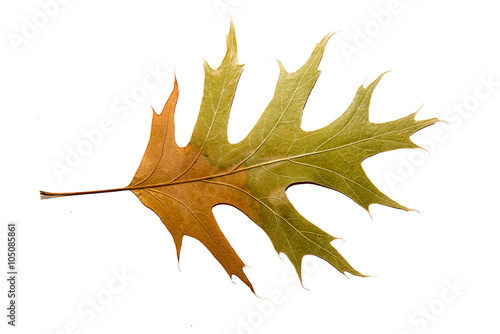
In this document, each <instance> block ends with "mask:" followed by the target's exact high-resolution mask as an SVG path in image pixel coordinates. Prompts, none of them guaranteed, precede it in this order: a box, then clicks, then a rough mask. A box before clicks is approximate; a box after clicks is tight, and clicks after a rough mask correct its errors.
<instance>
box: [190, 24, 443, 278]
mask: <svg viewBox="0 0 500 334" xmlns="http://www.w3.org/2000/svg"><path fill="white" fill-rule="evenodd" d="M331 35H332V34H328V35H327V36H325V37H324V38H323V39H322V40H321V41H320V42H319V43H318V44H317V45H316V47H315V48H314V50H313V52H312V54H311V56H310V57H309V59H308V60H307V61H306V63H305V64H304V65H303V66H302V67H301V68H300V69H298V70H297V71H295V72H293V73H288V72H287V71H286V70H285V68H284V66H283V65H282V63H281V62H280V61H278V64H279V68H280V74H279V78H278V82H277V84H276V89H275V93H274V96H273V98H272V100H271V101H270V103H269V105H268V106H267V108H266V109H265V110H264V112H263V114H262V116H261V118H260V119H259V121H258V122H257V124H256V125H255V127H254V128H253V129H252V131H251V132H250V133H249V135H248V136H247V137H246V138H245V139H244V140H242V141H241V142H239V143H237V144H234V145H232V144H229V143H228V142H227V118H228V116H229V115H228V113H229V109H230V106H231V103H232V99H233V97H234V92H235V90H236V84H237V81H238V78H239V76H240V74H241V67H240V65H238V64H237V55H236V40H235V36H234V27H233V26H232V25H231V29H230V33H229V35H228V37H227V41H228V43H227V45H228V47H227V48H228V49H227V53H226V56H225V58H224V60H223V61H222V64H221V66H220V67H219V68H218V69H217V70H212V69H210V68H208V70H207V79H206V80H205V83H206V86H205V94H204V96H203V102H202V108H201V111H200V118H199V119H198V123H197V128H196V129H198V130H196V129H195V135H193V139H194V140H193V144H195V145H197V146H199V147H203V154H204V155H205V156H206V157H207V159H208V160H209V161H212V163H214V164H217V165H218V166H220V167H222V168H227V167H228V166H231V164H234V163H235V162H236V164H235V165H234V166H233V167H232V168H231V169H230V172H229V174H230V173H247V182H246V184H245V187H248V189H250V192H249V193H248V196H249V197H250V199H249V201H250V202H252V205H251V206H249V207H252V208H253V209H252V210H253V212H249V211H248V209H247V210H246V212H245V213H247V215H248V216H249V217H251V218H252V219H253V220H254V221H255V222H256V223H257V224H258V225H259V226H261V227H262V228H263V229H264V231H265V232H266V233H267V235H268V236H269V238H270V239H271V241H272V243H273V245H274V248H275V249H276V251H277V252H278V253H284V254H285V255H286V256H287V257H288V258H289V259H290V261H291V262H292V263H293V265H294V267H295V269H296V271H297V273H298V274H299V277H300V275H301V262H302V259H303V257H304V256H305V255H315V256H317V257H320V258H322V259H324V260H326V261H328V262H329V263H330V264H332V265H333V266H334V267H335V268H337V269H338V270H339V271H340V272H342V273H344V272H349V273H351V274H353V275H358V276H362V274H361V273H359V272H358V271H357V270H355V269H354V268H353V267H352V266H351V265H350V264H349V263H348V262H347V261H346V260H345V259H344V258H343V257H342V256H341V255H340V254H339V253H338V251H337V250H336V249H335V248H334V247H333V246H332V245H331V242H332V241H333V240H334V239H335V237H333V236H331V235H329V234H328V233H326V232H324V231H322V230H321V229H319V228H318V227H316V226H315V225H313V224H312V223H311V222H309V221H308V220H307V219H305V218H304V217H303V216H302V215H301V214H300V213H299V212H297V210H295V208H294V207H293V205H292V204H291V203H290V202H289V200H288V198H287V196H286V192H285V191H286V189H287V188H288V187H290V186H291V185H293V184H298V183H312V184H317V185H322V186H325V187H328V188H331V189H334V190H336V191H339V192H341V193H343V194H345V195H347V196H349V197H350V198H351V199H352V200H354V201H355V202H356V203H358V204H359V205H360V206H362V207H363V208H365V209H366V210H368V208H369V206H370V205H371V204H381V205H386V206H390V207H394V208H397V209H403V210H408V208H406V207H405V206H402V205H400V204H398V203H397V202H395V201H394V200H392V199H390V198H389V197H388V196H386V195H385V194H383V193H382V192H381V191H380V190H378V189H377V187H376V186H375V185H374V184H373V183H372V182H371V181H370V180H369V179H368V177H367V175H366V174H365V172H364V170H363V168H362V166H361V162H362V161H363V160H364V159H366V158H368V157H370V156H373V155H375V154H378V153H381V152H386V151H391V150H395V149H401V148H417V147H418V146H417V145H415V144H414V143H413V142H412V141H411V140H410V136H411V135H412V134H413V133H415V132H416V131H418V130H420V129H422V128H424V127H427V126H429V125H432V124H434V123H435V122H436V121H437V119H435V118H434V119H429V120H423V121H416V120H415V119H414V117H415V113H413V114H410V115H408V116H406V117H403V118H401V119H398V120H394V121H391V122H386V123H381V124H376V123H372V122H370V121H369V117H368V111H369V106H370V100H371V96H372V93H373V90H374V89H375V87H376V86H377V84H378V83H379V82H380V80H381V78H382V76H383V75H380V76H379V77H378V78H377V79H376V80H375V81H374V82H372V83H371V84H369V85H368V86H367V87H363V86H361V87H360V88H359V89H358V91H357V93H356V95H355V97H354V99H353V102H352V103H351V105H350V106H349V107H348V109H347V110H346V111H345V112H344V114H342V116H341V117H339V118H338V119H337V120H335V121H334V122H332V123H331V124H329V125H327V126H325V127H324V128H321V129H318V130H315V131H304V130H302V129H301V127H300V124H301V121H302V114H303V110H304V107H305V104H306V102H307V99H308V97H309V94H310V93H311V90H312V89H313V87H314V84H315V83H316V81H317V79H318V77H319V74H320V71H319V70H318V66H319V63H320V61H321V59H322V57H323V53H324V50H325V47H326V44H327V42H328V40H329V39H330V37H331ZM206 68H207V66H206ZM228 78H229V79H228ZM214 96H215V97H217V98H216V99H215V100H214V98H213V97H214ZM219 96H220V97H221V98H219ZM214 101H215V102H214ZM214 105H220V106H221V107H217V108H214V107H213V106H214ZM209 124H213V126H209ZM214 129H217V130H216V131H215V130H214ZM196 131H199V132H198V133H196ZM202 134H203V136H202ZM212 154H213V155H212ZM239 189H242V187H240V188H239ZM242 210H243V209H242ZM244 211H245V210H244Z"/></svg>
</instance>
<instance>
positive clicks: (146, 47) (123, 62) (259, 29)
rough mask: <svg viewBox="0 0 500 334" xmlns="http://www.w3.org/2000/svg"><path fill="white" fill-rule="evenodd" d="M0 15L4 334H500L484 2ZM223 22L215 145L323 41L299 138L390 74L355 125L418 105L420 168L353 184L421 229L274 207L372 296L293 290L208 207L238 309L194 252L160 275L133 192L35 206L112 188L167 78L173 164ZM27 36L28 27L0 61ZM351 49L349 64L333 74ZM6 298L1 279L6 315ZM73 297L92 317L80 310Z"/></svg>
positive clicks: (171, 258) (308, 269)
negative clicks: (241, 269) (14, 253)
mask: <svg viewBox="0 0 500 334" xmlns="http://www.w3.org/2000/svg"><path fill="white" fill-rule="evenodd" d="M46 2H47V1H43V0H42V2H41V3H46ZM0 6H1V8H0V22H2V23H1V37H2V41H1V43H0V48H1V59H2V61H1V62H0V85H1V92H2V93H1V98H0V110H1V112H0V129H1V131H0V150H1V152H0V154H1V159H2V162H1V164H0V173H1V175H2V182H1V186H0V222H1V226H0V228H1V232H2V234H0V237H2V238H1V240H0V242H1V243H2V248H1V249H2V251H1V254H5V253H6V251H5V231H6V225H7V222H9V221H15V222H17V223H18V229H19V245H18V246H19V252H18V257H19V273H20V275H19V286H18V289H19V297H18V304H19V309H18V326H17V327H16V328H11V327H10V326H7V325H6V317H5V316H4V313H6V311H2V314H1V315H0V319H2V320H1V324H0V327H1V328H2V330H1V331H2V333H43V334H48V333H68V334H69V333H138V332H144V333H204V334H209V333H287V332H292V333H300V332H305V331H311V332H313V331H321V332H331V333H343V334H348V333H384V334H387V333H394V334H402V333H411V334H413V333H424V332H425V333H471V332H477V333H499V332H500V325H499V323H498V321H497V319H498V313H499V311H500V306H499V305H500V304H499V303H498V301H499V298H500V288H499V285H498V275H499V269H498V254H499V253H500V249H499V248H500V246H499V243H498V240H497V239H498V238H497V235H498V232H499V230H500V229H499V223H500V221H499V218H498V211H497V210H496V209H497V206H498V194H497V189H498V186H499V181H498V176H497V171H498V163H497V161H498V159H497V151H498V147H497V145H494V142H496V141H498V138H497V136H496V133H495V132H496V130H497V128H498V122H499V121H500V117H499V111H500V98H499V96H500V86H499V85H498V82H499V81H500V71H499V61H500V47H499V39H498V32H499V31H500V20H499V14H498V13H499V11H498V8H496V7H495V6H494V2H493V1H487V0H477V1H474V2H472V1H430V0H420V1H416V0H415V1H410V0H401V1H400V2H399V4H398V3H397V2H396V5H394V2H392V4H391V2H390V1H388V0H384V1H380V0H377V1H331V0H329V1H319V0H317V1H308V2H307V4H306V2H304V1H255V0H253V1H252V0H239V1H236V0H231V1H230V0H221V1H213V0H207V1H161V2H160V1H152V0H149V1H123V0H121V1H105V2H103V1H76V0H74V1H69V2H68V3H65V4H60V5H59V7H58V9H57V10H56V9H55V8H54V7H51V10H52V11H53V13H52V14H53V15H52V17H50V18H49V19H48V21H47V22H43V14H40V12H42V13H43V9H42V7H41V5H40V3H39V2H37V1H17V2H6V1H3V2H2V4H1V5H0ZM217 6H219V7H217ZM223 6H226V7H224V8H225V10H226V11H225V12H224V13H222V12H221V8H222V7H223ZM389 10H392V13H391V14H390V15H389V16H387V15H385V16H384V15H382V14H381V13H387V12H389ZM377 13H378V15H377ZM389 13H390V12H389ZM40 15H42V16H40ZM228 15H231V16H232V18H233V20H234V24H235V27H236V34H237V41H238V51H239V58H240V63H245V64H246V69H245V71H244V74H243V76H242V77H241V80H240V85H239V88H238V91H237V93H236V98H235V101H234V107H233V113H232V115H231V119H230V130H229V131H230V139H231V140H232V141H238V140H240V139H241V138H243V137H244V136H245V135H246V133H247V132H248V131H249V130H250V128H251V126H252V124H253V123H254V122H255V121H256V120H257V119H258V117H259V115H260V113H261V112H262V110H263V109H264V107H265V105H266V103H267V102H268V101H269V100H270V98H271V96H272V93H273V86H274V84H275V82H276V80H277V74H278V70H277V64H276V61H275V58H278V59H280V60H281V61H282V62H283V64H284V66H285V68H286V69H287V70H288V71H290V72H291V71H293V70H295V69H297V68H298V67H300V65H301V64H302V63H304V62H305V61H306V59H307V57H308V56H309V54H310V52H311V51H312V49H313V47H314V45H315V44H316V43H317V42H318V41H319V40H320V39H321V38H322V37H323V36H324V35H326V34H327V33H328V32H330V31H340V32H339V33H337V34H336V35H334V36H333V38H332V39H331V40H330V42H329V44H328V46H327V48H326V51H325V55H324V58H323V61H322V63H321V66H320V68H321V69H322V70H323V74H322V75H321V77H320V79H319V80H318V82H317V84H316V86H315V89H314V91H313V93H312V94H311V96H310V99H309V102H308V104H307V107H306V110H305V115H304V120H303V124H302V126H303V128H304V129H309V130H312V129H316V128H319V127H322V126H324V125H326V124H328V123H329V122H331V121H332V120H333V119H335V118H336V117H338V116H339V115H340V114H341V113H342V112H343V110H345V108H346V107H347V106H348V104H349V103H350V101H351V99H352V97H353V96H354V93H355V91H356V89H357V88H358V87H359V85H360V84H362V83H368V82H370V81H371V80H373V79H374V78H375V77H376V76H378V75H379V74H380V73H382V72H384V71H387V70H391V72H390V73H389V74H387V75H386V77H385V78H384V79H383V81H382V82H381V84H380V85H379V87H378V88H377V89H376V91H375V93H374V97H373V100H372V107H371V116H370V117H371V120H372V121H373V122H383V121H387V120H391V119H395V118H398V117H402V116H404V115H407V114H409V113H411V112H413V111H415V110H417V109H419V108H420V107H421V106H422V105H423V107H422V109H421V111H420V112H419V115H418V118H430V117H440V118H441V119H444V120H447V121H448V122H449V124H444V123H440V124H438V125H436V126H434V127H431V128H428V129H425V130H423V131H421V132H420V133H419V134H418V135H415V136H414V137H413V139H414V141H415V142H417V143H420V144H424V143H427V144H428V146H427V148H428V151H429V154H427V153H424V151H422V150H404V151H395V152H390V153H384V154H381V155H379V156H377V157H374V158H371V159H369V160H367V161H365V162H364V163H363V166H364V168H365V170H366V172H367V173H368V175H369V176H370V178H371V179H372V180H373V182H374V183H375V184H376V185H377V186H378V187H379V188H380V189H381V190H382V191H384V192H385V193H387V194H388V195H389V196H391V197H392V198H394V199H395V200H397V201H398V202H400V203H401V204H403V205H406V206H409V207H411V208H414V209H416V210H418V211H419V213H417V212H403V211H398V210H394V209H390V208H385V207H381V206H377V205H374V206H372V207H371V208H370V211H371V212H370V214H371V217H370V214H368V213H367V212H365V211H364V210H363V209H362V208H360V207H359V206H357V205H356V204H355V203H354V202H352V201H351V200H350V199H349V198H347V197H345V196H343V195H341V194H339V193H337V192H335V191H332V190H328V189H324V188H320V187H315V186H300V187H298V186H297V187H293V188H292V189H290V190H289V191H288V195H289V197H290V198H291V200H292V202H293V203H294V205H295V206H296V208H297V209H298V210H299V211H300V212H301V213H302V214H303V215H304V216H305V217H306V218H308V219H309V220H310V221H312V222H313V223H314V224H316V225H318V226H319V227H321V228H322V229H324V230H325V231H327V232H329V233H330V234H332V235H334V236H336V237H340V238H343V239H344V240H345V241H342V240H338V241H335V242H334V245H335V246H336V247H337V248H338V249H339V250H340V252H341V253H342V254H343V255H344V256H345V257H346V258H347V260H348V261H349V262H350V263H351V264H352V265H353V266H354V267H355V268H356V269H358V270H360V271H361V272H363V273H365V274H369V275H373V276H375V277H371V278H358V277H349V278H350V279H347V278H346V277H344V276H343V275H341V274H340V273H339V272H337V271H336V270H335V269H334V268H333V267H331V266H329V265H327V264H325V263H324V262H323V261H321V260H316V259H313V258H306V259H305V268H304V271H305V274H304V280H303V283H304V286H305V287H306V288H307V290H306V289H304V288H302V286H300V284H299V283H298V281H297V279H296V276H295V274H294V270H293V267H292V265H291V263H290V262H289V261H288V259H286V256H283V255H282V256H281V257H282V258H283V259H280V257H279V256H278V255H277V254H276V252H275V251H274V249H273V247H272V245H271V242H270V241H269V239H268V238H267V236H266V235H265V233H264V232H263V231H261V230H260V229H259V228H258V227H257V226H256V225H255V224H254V223H252V222H251V221H249V220H248V219H247V218H246V217H245V216H244V215H243V214H242V213H240V212H239V211H238V210H236V209H234V208H228V207H217V208H215V215H216V217H217V219H218V222H219V223H220V226H221V228H222V230H223V231H224V233H225V234H226V236H227V238H228V239H229V241H230V242H231V244H232V245H233V247H234V248H235V249H236V251H237V252H238V254H239V255H240V256H241V258H242V259H243V261H244V262H245V263H246V264H247V265H248V266H250V267H251V268H248V269H245V270H246V273H247V275H248V276H249V278H250V280H251V281H252V283H253V284H254V287H255V289H256V292H257V295H258V296H259V297H260V298H257V297H256V296H255V295H253V294H252V293H251V292H250V290H249V289H248V288H247V287H246V286H245V285H244V284H243V283H242V282H241V281H239V280H238V279H234V281H235V284H232V283H231V280H230V278H229V277H228V276H227V274H226V273H225V271H224V270H223V268H222V267H221V266H220V265H219V264H218V263H217V262H216V261H215V260H214V258H213V257H212V256H211V254H210V253H209V252H208V251H207V250H206V249H204V248H203V247H202V246H201V244H200V243H199V242H197V241H195V240H192V239H189V238H185V239H184V244H183V249H182V254H181V261H180V269H181V271H179V268H178V264H177V259H176V256H175V248H174V244H173V242H172V239H171V237H170V235H169V233H168V231H167V230H166V229H165V227H164V226H163V225H162V223H161V222H160V220H159V219H158V217H157V216H156V215H155V214H154V213H153V212H152V211H150V210H148V209H147V208H145V207H144V206H143V205H142V204H141V203H140V201H139V200H138V199H137V198H136V197H135V196H134V195H133V194H132V193H113V194H101V195H93V196H79V197H69V198H59V199H51V200H47V201H40V200H39V195H38V191H39V190H40V189H43V190H47V191H78V190H87V189H102V188H110V187H121V186H126V185H127V184H128V183H129V182H130V180H131V178H132V176H133V174H134V173H135V171H136V169H137V167H138V164H139V162H140V159H141V157H142V154H143V152H144V149H145V146H146V143H147V140H148V137H149V129H150V122H151V106H152V107H153V108H154V109H155V110H157V111H160V110H161V108H162V107H163V103H164V102H165V101H166V99H167V97H168V95H169V93H170V90H171V88H172V82H173V73H174V70H175V73H176V75H177V78H178V80H179V86H180V98H179V103H178V107H177V111H176V125H177V132H176V137H177V140H178V142H179V144H181V145H185V144H186V143H187V142H188V141H189V138H190V134H191V130H192V128H193V126H194V122H195V120H196V116H197V113H198V110H199V103H200V101H201V93H202V89H203V87H202V85H203V67H202V59H203V58H205V59H206V60H207V61H208V63H209V64H211V65H212V67H217V66H218V65H219V63H220V61H221V60H222V57H223V55H224V52H225V35H226V34H227V31H228V28H229V18H228ZM34 16H35V18H38V19H39V20H40V18H41V19H42V21H37V22H35V23H37V24H38V25H39V26H40V27H39V28H37V31H36V32H33V31H32V35H33V36H29V38H26V39H25V40H23V43H22V44H20V45H17V46H14V45H13V43H12V41H11V40H12V39H13V36H14V35H16V36H18V37H19V36H23V35H22V34H23V29H26V28H23V26H25V25H26V24H27V23H26V20H27V21H28V22H32V23H33V22H34V20H36V19H35V18H34ZM377 16H378V18H379V21H377V19H376V17H377ZM360 31H365V32H367V33H368V35H367V36H366V37H365V38H363V36H362V35H361V33H360ZM25 33H26V31H25ZM23 38H25V37H23ZM14 44H15V43H14ZM348 46H351V50H352V47H355V48H356V52H357V53H355V54H351V55H347V54H346V52H345V50H346V47H348ZM343 50H344V51H343ZM147 68H152V69H154V68H159V69H161V71H162V72H165V73H166V74H165V75H164V76H163V77H162V82H161V83H160V84H159V85H158V87H156V88H155V89H152V90H148V91H147V96H146V97H144V99H142V100H141V101H139V102H138V104H137V106H136V107H134V108H130V110H129V114H128V115H127V116H126V117H122V118H120V117H119V116H120V114H117V113H115V112H114V111H113V105H114V104H115V103H117V100H118V102H120V98H121V96H122V94H131V92H132V91H133V90H134V89H138V88H137V87H140V85H141V83H142V80H143V79H144V78H145V77H146V76H147V74H148V72H147V70H146V69H147ZM488 78H489V79H488ZM481 80H483V81H484V80H492V81H493V82H496V86H495V85H493V86H491V87H487V86H485V85H484V84H482V81H481ZM488 88H490V91H488ZM478 92H479V97H478V96H476V95H475V94H478ZM459 108H462V109H464V110H465V111H466V113H463V114H460V113H459V112H458V110H459ZM467 109H469V111H467ZM103 119H110V120H111V121H112V124H113V130H112V131H110V132H109V133H107V134H105V135H104V136H103V139H102V140H101V141H100V142H99V143H98V144H96V145H93V146H92V147H91V152H90V153H89V154H88V155H87V156H85V157H83V158H82V160H81V161H80V162H79V163H78V164H76V166H75V167H74V168H71V171H68V172H66V173H64V174H63V175H62V176H61V177H59V178H58V176H57V175H56V173H55V171H54V169H53V165H54V163H61V164H64V163H65V159H66V158H67V156H68V152H69V151H68V150H70V149H76V148H77V147H78V145H83V144H81V143H82V142H84V141H85V140H86V137H85V135H84V134H83V133H84V131H87V132H89V131H92V130H95V129H97V128H98V127H99V124H100V122H101V121H102V120H103ZM438 129H439V130H438ZM433 138H434V139H433ZM395 177H396V179H395ZM395 180H396V181H395ZM0 262H1V263H5V262H6V255H1V256H0ZM1 267H2V268H5V265H2V266H1ZM122 271H125V272H126V273H127V275H128V276H130V277H133V278H131V279H130V280H129V281H127V282H126V284H125V285H123V284H122V285H120V283H118V282H115V281H114V278H113V277H114V275H115V274H114V273H116V272H122ZM5 272H6V270H5ZM2 277H3V276H2ZM110 283H111V284H112V286H113V287H114V288H115V289H112V290H113V291H115V292H111V291H110V290H109V289H110V288H109V284H110ZM454 284H455V285H458V286H459V287H458V288H457V289H456V291H455V290H450V288H449V286H450V285H454ZM117 290H120V291H119V292H118V291H117ZM6 291H7V286H6V282H5V280H4V279H2V280H1V284H0V296H2V297H1V298H0V305H2V307H1V309H3V310H4V309H5V308H4V305H6V303H7V298H6ZM276 296H280V298H279V299H276V298H275V297H276ZM92 298H96V299H97V302H98V303H101V304H100V305H98V306H99V307H98V309H99V310H100V311H91V310H92V309H91V307H90V306H89V305H88V304H87V303H88V302H89V300H92ZM99 301H100V302H99ZM102 304H105V305H102ZM101 307H102V309H101ZM425 312H428V315H427V316H425V315H424V313H425ZM5 328H7V330H5Z"/></svg>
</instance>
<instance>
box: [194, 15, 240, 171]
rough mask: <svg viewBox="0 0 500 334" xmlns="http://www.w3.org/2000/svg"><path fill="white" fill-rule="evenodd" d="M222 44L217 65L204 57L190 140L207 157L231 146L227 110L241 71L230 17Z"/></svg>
mask: <svg viewBox="0 0 500 334" xmlns="http://www.w3.org/2000/svg"><path fill="white" fill-rule="evenodd" d="M226 45H227V52H226V55H225V56H224V59H223V60H222V63H221V64H220V66H219V67H218V68H217V69H215V70H214V69H212V68H211V67H210V65H208V63H207V62H206V61H204V68H205V84H204V91H203V97H202V101H201V107H200V113H199V115H198V120H197V122H196V125H195V128H194V131H193V135H192V137H191V141H190V144H192V145H194V146H196V147H198V148H200V149H201V153H202V154H203V155H204V156H205V157H207V158H208V159H210V158H211V157H212V158H213V157H221V156H223V155H224V152H226V151H228V150H229V149H230V146H231V145H230V143H229V142H228V139H227V126H228V119H229V112H230V110H231V105H232V103H233V99H234V95H235V93H236V87H237V85H238V81H239V79H240V76H241V73H242V72H243V65H240V64H238V53H237V46H236V34H235V31H234V25H233V22H232V21H231V27H230V31H229V34H228V35H227V37H226ZM217 163H218V164H221V163H223V161H222V160H218V161H217ZM220 167H222V166H220Z"/></svg>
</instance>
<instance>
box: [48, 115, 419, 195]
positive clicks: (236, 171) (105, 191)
mask: <svg viewBox="0 0 500 334" xmlns="http://www.w3.org/2000/svg"><path fill="white" fill-rule="evenodd" d="M419 126H420V124H414V125H413V126H410V127H407V128H404V129H401V130H398V131H391V132H387V133H383V134H380V135H376V136H372V137H370V138H365V139H361V140H357V141H354V142H351V143H347V144H344V145H341V146H338V147H332V148H329V149H326V150H321V151H313V152H308V153H304V154H299V155H296V156H292V157H283V158H279V159H274V160H270V161H266V162H262V163H258V164H255V165H251V166H246V167H243V168H239V169H236V170H230V171H227V172H223V173H219V174H213V175H207V176H202V177H198V178H191V179H186V180H175V181H169V182H165V183H157V184H150V185H147V184H146V185H140V186H127V187H122V188H112V189H104V190H91V191H80V192H70V193H51V192H41V193H42V195H47V196H72V195H87V194H97V193H107V192H117V191H125V190H139V189H146V188H158V187H167V186H175V185H179V184H185V183H193V182H199V181H205V180H211V179H216V178H220V177H224V176H229V175H233V174H236V173H240V172H244V171H247V170H250V169H254V168H258V167H262V166H267V165H271V164H275V163H279V162H283V161H290V160H293V159H299V158H304V157H308V156H311V155H316V154H322V153H327V152H332V151H336V150H340V149H343V148H345V147H349V146H352V145H356V144H360V143H363V142H366V141H370V140H377V138H378V137H382V136H387V135H390V134H394V133H398V132H403V131H408V130H409V129H411V128H415V127H419Z"/></svg>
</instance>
